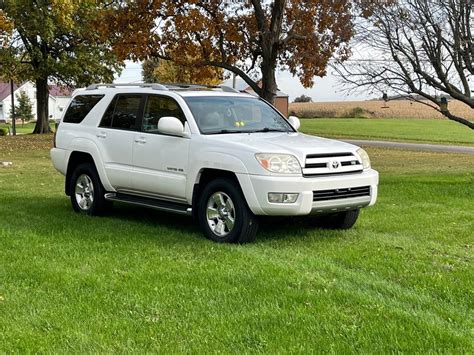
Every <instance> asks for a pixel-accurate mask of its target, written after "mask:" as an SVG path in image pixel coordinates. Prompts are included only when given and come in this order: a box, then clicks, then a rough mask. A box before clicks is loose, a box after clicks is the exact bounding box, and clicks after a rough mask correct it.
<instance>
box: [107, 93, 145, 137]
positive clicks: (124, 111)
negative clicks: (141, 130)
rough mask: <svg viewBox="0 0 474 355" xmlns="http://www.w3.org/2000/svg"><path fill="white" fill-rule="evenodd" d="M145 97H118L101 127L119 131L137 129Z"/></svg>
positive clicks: (109, 108)
mask: <svg viewBox="0 0 474 355" xmlns="http://www.w3.org/2000/svg"><path fill="white" fill-rule="evenodd" d="M142 99H143V95H118V96H116V97H115V98H114V99H113V100H112V102H111V103H110V105H109V107H108V108H107V110H106V111H105V113H104V116H103V117H102V121H101V122H100V127H112V128H117V129H125V130H133V129H136V123H137V118H138V117H139V114H140V108H141V104H142Z"/></svg>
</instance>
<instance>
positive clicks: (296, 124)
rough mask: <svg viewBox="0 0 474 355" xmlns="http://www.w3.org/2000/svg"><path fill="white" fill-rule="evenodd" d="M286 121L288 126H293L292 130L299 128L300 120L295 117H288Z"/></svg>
mask: <svg viewBox="0 0 474 355" xmlns="http://www.w3.org/2000/svg"><path fill="white" fill-rule="evenodd" d="M288 121H289V122H290V124H291V125H292V126H293V128H294V129H296V130H298V129H299V128H300V126H301V122H300V119H299V118H298V117H296V116H290V117H288Z"/></svg>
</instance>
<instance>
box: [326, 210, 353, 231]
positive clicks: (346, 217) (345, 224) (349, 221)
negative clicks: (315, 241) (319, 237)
mask: <svg viewBox="0 0 474 355" xmlns="http://www.w3.org/2000/svg"><path fill="white" fill-rule="evenodd" d="M359 213H360V210H359V209H357V210H352V211H346V212H340V213H335V214H332V215H328V216H322V217H321V219H320V220H319V226H320V227H322V228H326V229H350V228H352V227H353V226H354V224H355V223H356V221H357V218H358V217H359Z"/></svg>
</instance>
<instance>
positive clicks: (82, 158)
mask: <svg viewBox="0 0 474 355" xmlns="http://www.w3.org/2000/svg"><path fill="white" fill-rule="evenodd" d="M83 163H92V164H94V166H96V164H95V162H94V158H93V157H92V155H91V154H90V153H87V152H81V151H73V152H72V153H71V155H70V156H69V160H68V163H67V170H66V181H65V184H64V185H65V186H64V191H65V193H66V195H67V196H70V195H71V191H70V185H71V184H70V180H71V176H72V173H73V171H74V168H75V167H76V166H78V165H80V164H83Z"/></svg>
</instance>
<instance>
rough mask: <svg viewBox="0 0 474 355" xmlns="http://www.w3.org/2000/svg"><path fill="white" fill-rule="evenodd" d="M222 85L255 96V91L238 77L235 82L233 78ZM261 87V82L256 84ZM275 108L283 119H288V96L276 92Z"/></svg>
mask: <svg viewBox="0 0 474 355" xmlns="http://www.w3.org/2000/svg"><path fill="white" fill-rule="evenodd" d="M222 84H223V85H227V86H230V87H233V88H234V89H236V90H238V91H245V92H247V93H249V94H252V95H255V91H253V90H252V88H251V87H250V86H249V85H248V84H247V83H246V82H245V81H244V80H243V79H242V78H240V77H236V78H235V81H234V80H233V78H230V79H228V80H226V81H224V82H223V83H222ZM257 84H258V85H259V86H261V82H260V81H259V82H258V83H257ZM274 105H275V107H276V108H277V110H278V111H280V112H281V113H282V114H283V115H284V116H285V117H288V95H287V94H285V93H284V92H282V91H280V90H278V91H277V94H276V97H275V104H274Z"/></svg>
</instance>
